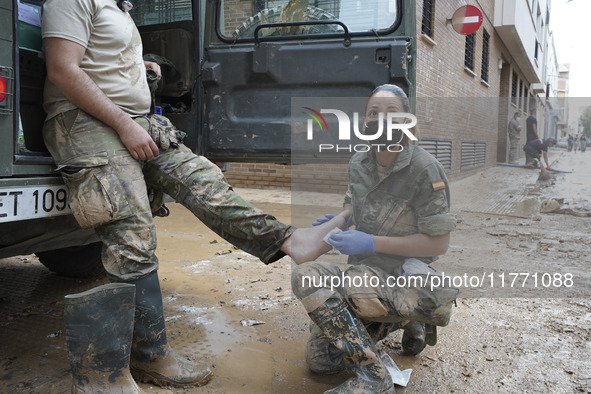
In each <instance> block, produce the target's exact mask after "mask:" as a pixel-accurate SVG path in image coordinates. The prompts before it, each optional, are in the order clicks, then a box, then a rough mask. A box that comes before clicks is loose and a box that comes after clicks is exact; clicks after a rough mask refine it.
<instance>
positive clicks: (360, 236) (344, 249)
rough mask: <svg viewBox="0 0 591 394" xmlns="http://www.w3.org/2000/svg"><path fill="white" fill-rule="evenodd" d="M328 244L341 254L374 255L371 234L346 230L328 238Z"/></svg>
mask: <svg viewBox="0 0 591 394" xmlns="http://www.w3.org/2000/svg"><path fill="white" fill-rule="evenodd" d="M328 243H329V244H331V245H332V246H334V247H335V248H336V249H338V251H339V252H341V253H342V254H347V255H351V254H362V253H375V252H376V251H375V248H374V244H373V234H368V233H364V232H363V231H358V230H347V231H343V232H340V233H334V234H332V235H331V236H330V237H329V238H328Z"/></svg>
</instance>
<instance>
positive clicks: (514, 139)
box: [507, 118, 520, 163]
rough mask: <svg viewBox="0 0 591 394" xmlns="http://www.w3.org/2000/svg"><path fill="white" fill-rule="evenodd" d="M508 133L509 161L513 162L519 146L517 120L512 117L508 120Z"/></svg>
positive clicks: (516, 156)
mask: <svg viewBox="0 0 591 394" xmlns="http://www.w3.org/2000/svg"><path fill="white" fill-rule="evenodd" d="M507 127H508V134H509V163H515V161H516V160H517V158H518V155H519V152H518V150H517V148H518V146H519V134H520V132H519V122H518V121H517V120H516V119H515V118H512V119H511V120H510V121H509V125H508V126H507Z"/></svg>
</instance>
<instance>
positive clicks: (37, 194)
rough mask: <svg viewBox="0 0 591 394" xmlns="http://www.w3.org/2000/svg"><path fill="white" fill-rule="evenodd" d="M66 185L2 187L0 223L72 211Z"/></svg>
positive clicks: (0, 190) (0, 191)
mask: <svg viewBox="0 0 591 394" xmlns="http://www.w3.org/2000/svg"><path fill="white" fill-rule="evenodd" d="M71 212H72V211H71V210H70V207H69V206H68V192H67V190H66V188H65V186H23V187H3V188H0V223H2V222H14V221H16V220H29V219H37V218H43V217H49V216H58V215H66V214H69V213H71Z"/></svg>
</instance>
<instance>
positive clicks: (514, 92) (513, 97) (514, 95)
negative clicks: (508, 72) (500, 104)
mask: <svg viewBox="0 0 591 394" xmlns="http://www.w3.org/2000/svg"><path fill="white" fill-rule="evenodd" d="M517 82H518V81H517V73H516V72H515V71H513V76H512V78H511V103H513V104H515V105H517Z"/></svg>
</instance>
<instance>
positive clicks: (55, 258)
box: [35, 242, 105, 278]
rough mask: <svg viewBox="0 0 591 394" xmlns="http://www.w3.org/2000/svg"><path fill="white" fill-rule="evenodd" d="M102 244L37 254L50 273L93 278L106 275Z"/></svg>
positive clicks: (97, 243) (96, 243)
mask: <svg viewBox="0 0 591 394" xmlns="http://www.w3.org/2000/svg"><path fill="white" fill-rule="evenodd" d="M102 249H103V244H102V242H95V243H92V244H88V245H81V246H71V247H69V248H63V249H56V250H49V251H46V252H38V253H35V254H36V255H37V257H39V261H40V262H41V264H43V265H44V266H45V267H47V268H48V269H49V270H50V271H52V272H55V273H56V274H58V275H62V276H67V277H70V278H93V277H95V276H99V275H104V274H105V268H104V267H103V263H102V261H101V252H102Z"/></svg>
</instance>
